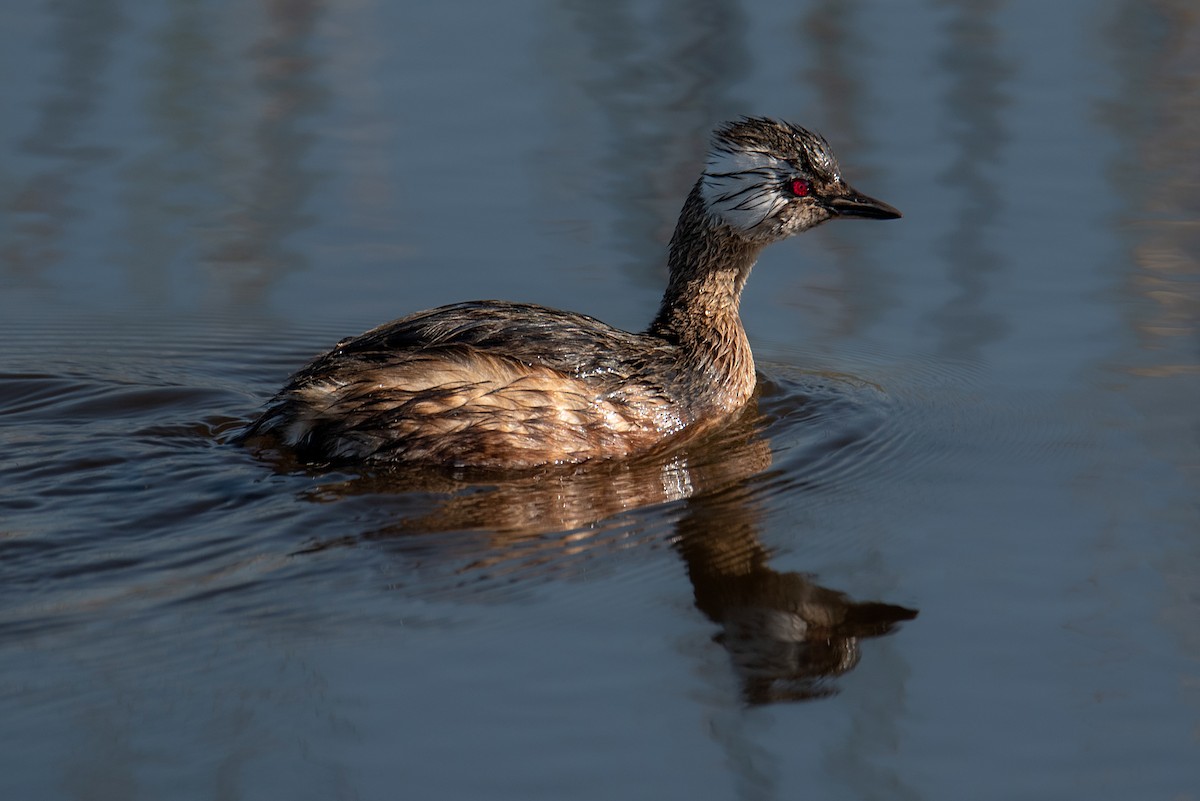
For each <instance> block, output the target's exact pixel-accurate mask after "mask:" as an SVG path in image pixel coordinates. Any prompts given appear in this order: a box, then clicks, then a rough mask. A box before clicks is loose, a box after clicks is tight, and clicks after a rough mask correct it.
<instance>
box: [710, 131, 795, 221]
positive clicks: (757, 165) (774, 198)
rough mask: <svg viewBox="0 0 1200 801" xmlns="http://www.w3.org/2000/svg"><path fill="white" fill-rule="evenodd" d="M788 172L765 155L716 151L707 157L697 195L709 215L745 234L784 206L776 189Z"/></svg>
mask: <svg viewBox="0 0 1200 801" xmlns="http://www.w3.org/2000/svg"><path fill="white" fill-rule="evenodd" d="M790 172H791V168H790V167H789V166H788V165H787V164H786V163H784V162H781V161H780V160H779V159H777V158H775V157H774V156H771V155H769V154H767V153H758V152H754V151H747V150H724V149H718V150H714V151H713V152H712V154H710V155H709V158H708V165H707V167H706V168H705V170H704V177H703V183H702V184H701V186H700V193H701V196H702V197H703V198H704V203H705V205H706V206H708V209H709V211H711V212H712V213H713V214H715V215H716V216H717V217H719V218H720V219H721V220H723V221H724V222H725V223H727V224H729V225H730V226H732V227H734V228H738V229H741V230H743V231H749V230H750V229H752V228H754V227H755V226H757V225H759V224H761V223H762V222H763V220H766V219H767V218H768V217H770V216H771V215H772V214H774V213H775V212H777V211H778V210H779V209H780V208H782V207H783V205H784V204H785V203H786V202H787V200H786V199H785V198H784V197H783V193H782V192H781V191H780V189H779V187H780V185H781V184H782V183H783V181H784V179H785V177H786V176H787V175H788V174H789V173H790Z"/></svg>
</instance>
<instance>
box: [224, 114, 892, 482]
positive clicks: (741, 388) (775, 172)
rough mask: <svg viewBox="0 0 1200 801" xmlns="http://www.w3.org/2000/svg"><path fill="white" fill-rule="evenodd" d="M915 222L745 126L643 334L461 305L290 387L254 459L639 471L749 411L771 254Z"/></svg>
mask: <svg viewBox="0 0 1200 801" xmlns="http://www.w3.org/2000/svg"><path fill="white" fill-rule="evenodd" d="M899 216H900V212H898V211H897V210H896V209H894V208H892V207H891V206H889V205H888V204H886V203H883V202H881V201H879V200H875V199H873V198H870V197H867V196H865V195H862V194H859V193H858V192H857V191H855V190H854V189H852V188H851V187H850V186H849V185H848V184H847V183H846V182H845V181H843V180H842V175H841V170H840V168H839V167H838V163H837V160H836V158H835V157H834V155H833V152H832V151H831V150H830V148H829V144H828V143H827V142H826V141H825V139H824V138H823V137H821V136H820V135H819V134H815V133H812V132H810V131H807V130H805V129H804V128H801V127H799V126H797V125H792V124H789V123H785V122H779V121H776V120H771V119H766V118H762V117H744V118H742V119H740V120H737V121H735V122H730V123H726V124H724V125H723V126H721V127H719V128H718V129H717V130H716V131H715V133H714V134H713V141H712V148H711V150H710V152H709V155H708V161H707V164H706V166H705V169H704V171H703V173H702V174H701V175H700V178H699V180H697V181H696V184H695V186H693V187H692V190H691V193H690V194H689V195H688V197H687V200H686V201H685V202H684V204H683V210H682V211H681V212H680V215H679V222H678V224H677V225H676V227H675V233H674V235H673V236H672V237H671V244H670V255H669V259H668V267H669V271H670V278H669V280H668V284H667V289H666V292H665V293H664V295H663V299H662V305H661V307H660V308H659V311H658V315H657V316H656V317H655V318H654V321H653V322H652V323H651V324H650V327H649V328H648V329H647V330H646V332H645V333H641V334H634V333H630V332H627V331H622V330H620V329H617V328H613V327H612V326H609V325H605V324H604V323H602V322H600V321H599V320H596V319H594V318H592V317H588V316H586V315H582V314H575V313H573V312H566V311H558V310H556V309H548V308H545V307H543V306H535V305H531V304H522V303H508V302H503V301H494V300H484V301H473V302H467V303H456V304H453V305H450V306H443V307H441V308H437V309H433V310H430V311H423V312H418V313H416V314H413V315H410V316H408V317H403V318H401V319H399V320H395V321H393V322H390V323H386V324H384V325H382V326H379V327H378V328H374V329H372V330H370V331H368V332H366V333H365V334H362V335H360V336H357V337H352V338H350V339H345V340H343V341H341V342H339V343H338V344H337V345H336V346H335V347H334V349H333V350H331V351H330V352H328V353H326V354H325V355H323V356H320V357H318V358H317V359H316V360H315V361H313V362H312V363H311V364H309V365H308V366H307V367H305V368H303V369H302V370H300V371H299V372H298V373H296V374H295V375H293V376H292V377H291V379H289V381H288V383H287V384H286V385H285V386H284V387H283V389H282V390H280V391H279V393H278V394H277V395H276V396H275V397H274V399H272V400H271V402H270V403H269V404H268V406H267V408H266V410H265V411H264V412H263V414H262V416H261V417H259V418H258V420H256V421H255V422H254V423H252V424H251V425H250V426H249V427H248V428H247V429H246V431H245V432H244V434H243V435H242V437H241V439H242V440H243V441H245V440H248V439H252V438H256V437H259V436H268V435H269V436H271V437H274V438H276V439H278V440H279V441H281V442H282V443H283V444H284V445H286V446H288V447H291V448H293V449H295V451H296V452H297V453H298V454H299V455H300V456H301V457H303V458H306V459H310V460H315V461H326V462H339V463H347V462H349V463H355V462H357V463H363V464H387V463H405V464H437V465H446V466H454V467H483V468H524V467H533V466H538V465H544V464H550V463H571V462H582V461H586V460H589V459H596V458H610V457H624V456H629V455H631V454H635V453H638V452H641V451H645V450H647V449H649V448H650V447H652V446H654V445H655V444H657V443H659V442H661V441H663V440H664V439H666V438H668V437H670V436H672V435H675V434H678V433H679V432H681V431H684V430H685V429H688V428H689V427H697V426H699V425H700V424H702V423H708V422H714V421H718V420H721V419H723V418H725V417H726V416H727V415H729V414H730V413H731V412H733V411H735V410H737V409H739V408H741V407H742V406H744V405H745V404H746V403H747V402H748V401H749V400H750V397H751V395H752V394H753V392H754V386H755V381H756V378H755V372H754V357H753V355H752V354H751V352H750V343H749V342H748V341H747V339H746V332H745V330H744V329H743V328H742V321H741V318H740V317H739V314H738V304H739V299H740V296H741V292H742V287H743V286H744V285H745V283H746V278H747V277H748V276H749V275H750V268H751V267H753V266H754V262H755V260H756V259H757V258H758V254H759V251H761V250H762V249H763V248H764V247H765V246H766V245H768V244H770V243H772V242H776V241H778V240H781V239H785V238H787V237H789V236H792V235H793V234H797V233H799V232H801V231H806V230H808V229H809V228H812V227H813V226H816V225H819V224H820V223H823V222H825V221H826V220H830V219H834V218H842V217H857V218H867V219H876V220H889V219H895V218H897V217H899Z"/></svg>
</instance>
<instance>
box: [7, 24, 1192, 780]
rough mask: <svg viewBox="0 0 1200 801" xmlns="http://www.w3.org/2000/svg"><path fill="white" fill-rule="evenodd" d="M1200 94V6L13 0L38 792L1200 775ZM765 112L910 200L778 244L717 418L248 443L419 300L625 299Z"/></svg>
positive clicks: (879, 189) (18, 408)
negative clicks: (654, 442) (676, 440)
mask: <svg viewBox="0 0 1200 801" xmlns="http://www.w3.org/2000/svg"><path fill="white" fill-rule="evenodd" d="M1198 77H1200V21H1198V18H1197V16H1196V15H1195V13H1194V12H1193V10H1192V8H1191V4H1189V3H1187V2H1184V0H1160V1H1159V2H1155V3H1150V4H1147V3H1141V2H1132V0H1130V1H1129V2H1082V0H1075V1H1072V2H1059V3H1053V4H1048V3H1035V2H1025V1H1022V2H1009V3H998V2H979V3H969V4H967V3H963V4H950V3H942V2H914V3H905V4H895V3H886V2H862V3H853V4H849V3H834V2H800V3H789V4H780V3H766V2H750V1H749V0H746V1H745V2H733V3H701V4H672V3H653V2H647V3H629V4H604V3H579V2H560V3H554V2H522V3H506V4H489V3H469V4H443V5H436V4H427V5H415V6H413V5H410V4H390V3H383V2H377V0H364V2H358V3H337V4H335V3H320V2H316V1H315V0H276V1H275V2H271V3H266V4H246V3H235V2H228V0H225V1H224V2H220V1H218V0H207V1H206V0H190V1H189V2H182V1H180V2H168V3H157V4H137V3H130V2H124V3H122V2H115V1H113V0H74V1H72V0H60V1H59V2H53V3H51V2H39V1H38V0H18V2H15V3H9V4H6V5H5V7H4V9H3V10H0V341H2V342H3V348H2V349H0V755H2V756H0V798H5V799H7V798H39V799H57V798H64V799H65V798H87V799H109V798H112V799H129V798H154V799H159V798H173V799H175V798H222V799H225V798H230V799H231V798H285V797H286V798H314V799H317V798H319V799H328V798H363V799H371V798H394V797H397V796H404V797H413V798H438V799H458V798H462V799H478V798H501V799H507V798H511V799H561V798H577V799H591V798H596V799H600V798H683V797H686V798H698V799H709V798H712V799H725V798H745V799H773V798H794V797H799V796H805V797H816V798H862V799H873V798H889V799H893V798H899V799H958V798H962V797H964V796H968V797H971V798H979V799H991V798H995V799H1011V798H1096V799H1106V798H1111V799H1128V798H1145V799H1186V798H1194V797H1196V796H1197V794H1200V740H1198V739H1197V731H1200V623H1198V621H1200V593H1198V592H1197V589H1196V587H1197V586H1198V582H1200V540H1198V539H1197V534H1198V532H1200V504H1197V498H1200V492H1198V489H1200V487H1198V485H1200V412H1198V411H1197V410H1198V409H1200V404H1198V403H1197V398H1200V328H1198V323H1200V238H1198V237H1197V235H1196V231H1197V230H1198V229H1197V215H1198V213H1200V191H1198V189H1197V187H1200V145H1198V143H1200V103H1198V102H1197V100H1198V98H1200V95H1198V94H1197V92H1196V91H1195V86H1196V81H1197V78H1198ZM741 114H768V115H774V116H779V117H783V118H786V119H790V120H793V121H795V122H797V123H800V124H802V125H805V126H807V127H811V128H813V129H815V130H818V131H821V132H822V133H823V134H825V136H826V137H827V138H828V139H829V140H830V142H831V143H832V144H833V147H834V149H835V150H836V151H837V152H838V154H839V155H840V157H841V161H842V167H843V172H844V174H845V175H846V177H847V178H848V179H849V180H850V181H851V182H852V183H853V184H854V185H855V186H856V187H858V188H859V189H861V190H863V191H864V192H867V193H868V194H871V195H873V196H876V197H879V198H881V199H883V200H885V201H887V202H889V203H892V204H894V205H895V206H897V207H898V208H900V209H901V210H902V211H903V212H904V218H903V219H902V220H899V221H896V222H891V223H887V224H878V223H856V224H849V223H831V224H830V225H827V226H824V227H822V228H820V229H818V230H816V231H814V232H811V233H808V234H805V235H803V236H801V237H798V238H796V239H794V240H791V241H789V242H787V243H783V244H780V245H776V246H774V247H772V248H771V249H769V250H768V251H766V252H765V253H764V255H763V258H762V259H761V261H760V263H759V264H758V266H757V267H756V268H755V272H754V275H753V276H752V278H751V280H750V283H749V285H748V287H747V290H746V294H745V296H744V298H743V302H742V308H743V314H744V318H745V322H746V326H747V329H748V331H749V334H750V338H751V342H752V344H753V346H754V349H755V354H756V357H757V361H758V364H759V372H760V376H761V385H762V386H761V393H760V395H759V397H758V399H757V401H756V404H755V406H754V407H753V408H752V409H751V410H749V411H748V412H747V414H746V415H744V416H742V417H741V418H739V419H738V420H737V421H734V423H732V424H731V425H730V426H729V427H728V428H727V429H725V430H723V431H721V432H717V433H716V434H714V435H713V436H711V437H709V438H707V439H705V440H704V441H701V442H697V443H694V444H692V445H690V446H689V447H688V448H686V449H685V450H683V451H681V452H675V453H670V454H666V455H660V456H658V457H655V458H651V459H646V460H638V461H634V462H630V463H618V464H602V465H592V466H588V467H583V468H578V469H563V470H551V471H544V472H542V473H535V474H533V475H524V476H512V477H506V476H495V477H492V478H489V479H487V480H478V479H471V478H470V477H455V476H451V475H447V474H439V475H429V474H420V473H412V472H408V473H400V474H369V473H361V472H355V471H351V470H345V471H336V472H329V471H321V470H312V469H306V468H305V467H303V466H301V465H297V464H295V463H294V462H289V461H288V460H287V459H286V458H285V457H282V456H281V457H279V458H272V457H270V456H269V455H255V454H253V453H250V452H247V451H245V450H243V449H241V448H238V447H236V446H234V445H232V444H230V442H229V440H230V438H231V437H232V435H233V434H234V433H235V432H236V431H237V430H238V428H239V426H240V425H242V424H243V423H244V422H245V421H247V420H249V419H251V417H252V416H253V415H254V414H255V412H256V410H257V409H258V408H259V407H260V406H261V404H262V403H264V402H265V401H266V399H267V398H268V397H269V396H270V395H271V394H272V393H273V392H274V391H275V389H277V388H278V386H279V385H280V384H281V383H282V381H283V380H284V379H285V378H286V376H287V375H288V373H289V372H290V371H292V370H294V369H296V368H297V367H299V366H300V365H302V364H303V363H304V362H305V361H306V360H307V359H308V358H310V357H311V356H313V355H314V354H316V353H318V352H320V351H321V350H323V349H325V348H327V347H329V346H330V345H331V344H332V343H333V342H335V341H336V340H338V339H339V338H341V337H344V336H347V335H351V334H355V333H358V332H360V331H362V330H365V329H366V328H369V327H371V326H373V325H376V324H378V323H380V322H383V321H386V320H388V319H391V318H394V317H397V316H400V315H403V314H406V313H408V312H411V311H415V310H418V309H423V308H428V307H432V306H436V305H440V304H443V303H449V302H453V301H457V300H464V299H472V298H490V297H497V298H506V299H511V300H522V301H532V302H537V303H544V304H547V305H551V306H557V307H564V308H570V309H574V310H578V311H582V312H586V313H588V314H592V315H594V316H597V317H600V318H601V319H604V320H606V321H608V322H611V323H613V324H615V325H618V326H621V327H624V328H628V329H635V330H636V329H639V328H641V327H642V326H644V325H645V324H646V322H647V321H648V320H649V319H650V317H651V316H652V315H653V313H654V311H655V310H656V308H657V304H658V300H659V294H660V292H661V289H662V286H663V284H664V281H665V269H664V260H665V246H666V241H667V239H668V238H669V236H670V232H671V229H672V226H673V224H674V220H675V216H676V214H677V213H678V210H679V207H680V205H681V203H682V200H683V198H684V196H685V195H686V193H687V190H688V188H689V187H690V186H691V184H692V182H693V181H694V180H695V177H696V175H697V171H698V169H699V166H700V164H701V161H702V158H703V153H704V149H705V146H706V141H707V136H708V132H709V131H710V130H711V129H712V128H713V126H714V125H715V124H717V123H719V122H720V121H722V120H725V119H730V118H734V117H736V116H738V115H741ZM794 614H800V615H801V616H802V617H804V616H807V618H806V619H807V620H808V621H809V625H810V630H809V631H808V632H807V635H806V636H800V635H798V634H797V633H796V632H795V631H794V629H788V625H792V624H794V620H795V618H794V616H793V617H789V615H794ZM914 615H915V617H914ZM839 616H842V617H844V618H845V620H846V621H858V622H857V623H854V624H851V623H848V622H843V623H841V624H839V625H831V626H826V625H824V624H821V623H820V621H822V620H825V619H834V618H839ZM789 621H790V623H789Z"/></svg>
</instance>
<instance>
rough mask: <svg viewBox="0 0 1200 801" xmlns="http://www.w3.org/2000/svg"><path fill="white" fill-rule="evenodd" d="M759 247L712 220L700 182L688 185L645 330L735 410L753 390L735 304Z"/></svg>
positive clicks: (747, 345)
mask: <svg viewBox="0 0 1200 801" xmlns="http://www.w3.org/2000/svg"><path fill="white" fill-rule="evenodd" d="M761 249H762V246H761V245H758V244H754V243H751V242H748V241H747V240H746V239H744V238H743V237H740V236H738V235H737V234H735V233H734V232H733V231H732V230H731V229H730V228H729V226H727V225H723V224H720V223H718V222H716V221H715V220H713V218H712V216H711V215H710V214H709V213H708V212H707V211H706V210H705V208H704V201H703V199H702V198H701V196H700V184H699V183H697V184H696V186H695V187H693V189H692V192H691V194H689V195H688V199H687V201H686V202H685V203H684V206H683V211H682V213H681V214H680V216H679V223H678V225H677V226H676V227H675V234H674V236H672V237H671V249H670V257H669V261H668V266H669V268H670V280H669V282H668V284H667V291H666V292H665V293H664V294H663V299H662V305H661V306H660V308H659V310H658V316H656V317H655V318H654V322H653V323H651V325H650V329H649V331H650V333H651V334H653V335H656V336H660V337H662V338H664V339H667V340H668V341H670V342H672V343H674V344H676V345H678V346H679V348H680V351H681V353H682V354H683V356H684V359H685V367H686V368H687V369H694V370H698V371H700V372H702V373H704V374H706V375H707V376H709V377H711V379H712V380H713V381H714V382H721V383H722V388H721V392H722V393H723V394H728V395H729V398H730V399H729V401H728V403H726V402H722V405H730V406H740V405H741V404H742V403H744V402H745V401H746V400H747V399H748V398H749V397H750V394H751V393H752V392H753V390H754V383H755V376H754V357H753V355H752V354H751V352H750V343H749V341H748V340H747V339H746V331H745V329H744V328H743V327H742V320H741V316H740V314H739V304H740V302H741V295H742V287H743V286H745V284H746V279H747V278H748V277H749V275H750V269H751V268H752V267H753V266H754V262H755V261H756V260H757V258H758V253H759V251H760V250H761Z"/></svg>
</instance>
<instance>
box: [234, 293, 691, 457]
mask: <svg viewBox="0 0 1200 801" xmlns="http://www.w3.org/2000/svg"><path fill="white" fill-rule="evenodd" d="M675 357H676V354H675V349H674V347H673V346H671V345H670V344H668V343H666V342H664V341H663V340H661V339H658V338H655V337H651V336H647V335H642V334H633V333H629V332H627V331H622V330H620V329H617V328H613V327H611V326H608V325H605V324H604V323H601V322H599V321H598V320H595V319H594V318H591V317H588V316H586V315H582V314H575V313H571V312H564V311H558V310H554V309H548V308H545V307H542V306H536V305H531V304H518V303H505V302H499V301H475V302H469V303H459V304H455V305H452V306H444V307H441V308H438V309H433V310H430V311H426V312H419V313H417V314H413V315H411V316H409V317H405V318H402V319H400V320H396V321H393V322H391V323H387V324H385V325H382V326H380V327H378V328H375V329H372V330H371V331H368V332H366V333H365V334H362V335H360V336H357V337H353V338H351V339H347V340H343V341H342V342H339V343H338V344H337V346H336V347H334V349H333V350H331V351H330V352H328V353H326V354H325V355H323V356H321V357H319V358H318V359H316V360H315V361H313V362H312V363H311V364H310V365H308V366H307V367H305V368H304V369H303V370H301V371H300V372H298V373H296V374H295V375H294V376H292V378H291V379H290V380H289V382H288V383H287V385H286V386H285V387H284V388H283V389H282V390H281V391H280V392H279V394H278V395H276V397H275V398H274V399H273V400H272V402H271V403H270V404H269V406H268V408H267V410H266V411H265V413H264V414H263V416H262V417H261V418H260V419H259V420H258V421H257V422H256V423H255V424H254V425H253V426H252V427H251V429H250V430H249V431H248V432H247V437H254V436H259V435H266V434H273V435H275V436H278V437H279V438H281V439H282V440H283V441H284V442H285V444H287V445H289V446H291V447H293V448H296V449H297V450H298V451H300V452H301V453H304V454H307V455H309V456H315V457H317V458H319V459H322V460H332V461H369V462H372V461H373V462H392V461H395V462H409V463H412V462H429V463H436V464H443V465H464V464H466V465H472V466H482V467H490V466H497V467H498V466H504V467H521V466H532V465H538V464H546V463H550V462H577V461H582V460H585V459H590V458H596V457H611V456H624V455H627V454H629V453H632V452H634V451H638V450H643V449H644V448H646V447H648V446H649V445H650V444H652V443H653V442H656V441H658V440H660V439H661V438H662V437H663V436H664V435H666V434H670V433H672V432H673V431H675V430H678V429H681V428H683V427H684V426H685V425H686V424H687V423H688V422H690V421H689V420H688V419H686V416H687V412H686V410H685V409H684V408H683V407H681V406H680V405H679V398H678V397H676V394H677V393H675V392H674V391H673V388H672V382H673V375H674V373H675V371H674V370H673V363H674V359H675Z"/></svg>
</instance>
